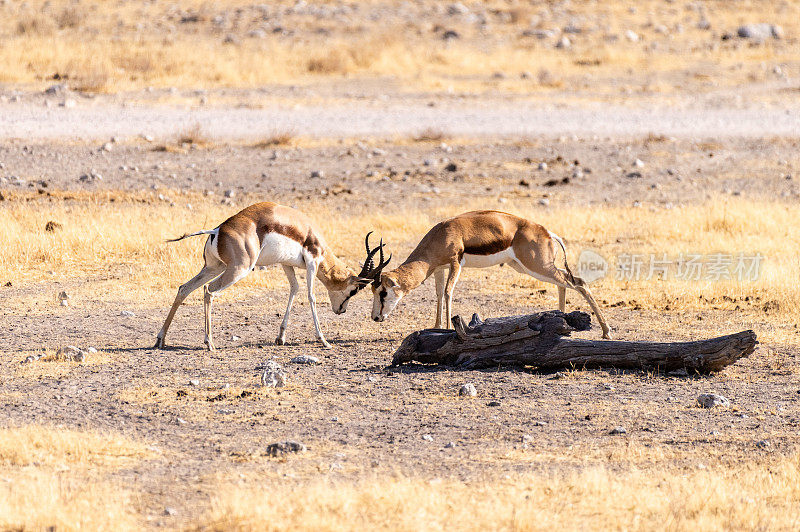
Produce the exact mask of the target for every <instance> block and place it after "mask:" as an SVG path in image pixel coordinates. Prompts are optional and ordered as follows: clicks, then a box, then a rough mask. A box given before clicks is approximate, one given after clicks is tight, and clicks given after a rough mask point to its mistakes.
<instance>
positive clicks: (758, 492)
mask: <svg viewBox="0 0 800 532" xmlns="http://www.w3.org/2000/svg"><path fill="white" fill-rule="evenodd" d="M798 466H800V462H799V461H798V458H797V456H794V457H790V458H782V459H779V460H773V461H768V462H767V461H764V462H759V463H754V464H746V465H739V464H737V465H728V466H724V465H723V466H720V467H715V468H714V469H708V470H706V469H699V468H698V469H694V468H692V469H689V470H688V471H687V470H683V469H676V468H668V469H666V470H664V469H662V470H660V471H652V470H640V469H637V468H629V469H624V470H613V471H612V470H611V469H609V468H607V467H604V466H587V467H584V468H579V469H578V470H576V471H574V472H567V473H564V474H547V473H542V474H528V475H519V476H514V477H511V478H505V479H496V480H489V481H483V482H461V481H457V480H424V479H415V478H407V477H396V478H376V479H373V480H367V481H362V482H359V483H344V482H332V481H319V482H316V483H312V484H311V485H302V486H300V485H294V486H292V485H286V484H283V485H251V486H245V487H241V486H233V485H232V486H226V487H225V489H219V490H217V493H218V495H217V496H215V497H214V498H213V500H212V504H211V510H210V511H209V512H208V513H207V514H206V515H205V516H203V518H202V519H201V520H200V521H199V523H198V524H197V525H196V527H195V529H197V530H258V529H261V528H263V527H265V526H269V527H271V528H274V529H278V530H280V529H291V530H352V529H369V530H415V529H419V528H424V529H426V530H446V529H452V528H456V529H465V530H552V529H558V530H586V529H595V530H631V529H644V530H653V529H664V528H666V529H669V530H687V531H688V530H698V529H700V530H731V529H739V530H741V529H746V530H753V529H781V530H790V529H794V528H796V527H797V526H798V523H800V469H799V467H798ZM274 501H281V504H275V503H274ZM308 501H313V504H308Z"/></svg>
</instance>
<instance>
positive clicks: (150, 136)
mask: <svg viewBox="0 0 800 532" xmlns="http://www.w3.org/2000/svg"><path fill="white" fill-rule="evenodd" d="M142 138H143V139H144V140H145V141H146V142H153V141H154V140H155V137H153V135H143V136H142Z"/></svg>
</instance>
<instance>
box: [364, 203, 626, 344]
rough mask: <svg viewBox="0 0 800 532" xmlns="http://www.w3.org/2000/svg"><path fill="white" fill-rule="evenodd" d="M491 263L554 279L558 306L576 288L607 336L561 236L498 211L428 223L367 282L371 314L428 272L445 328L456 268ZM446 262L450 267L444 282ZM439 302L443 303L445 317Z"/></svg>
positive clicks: (384, 312) (379, 314) (389, 306)
mask: <svg viewBox="0 0 800 532" xmlns="http://www.w3.org/2000/svg"><path fill="white" fill-rule="evenodd" d="M554 242H558V244H559V245H560V246H561V249H562V251H563V252H564V267H565V270H562V269H560V268H558V267H557V266H556V264H555V258H556V247H555V244H554ZM496 264H510V265H511V267H512V268H514V269H515V270H517V271H518V272H520V273H525V274H528V275H530V276H531V277H533V278H535V279H538V280H540V281H545V282H547V283H552V284H554V285H556V286H557V287H558V308H559V310H561V311H562V312H563V311H564V309H565V306H566V292H567V288H571V289H572V290H575V291H577V292H578V293H580V294H581V295H582V296H583V297H584V299H586V301H587V302H588V303H589V306H590V307H592V311H593V312H594V314H595V316H597V321H599V322H600V327H601V328H602V329H603V338H610V337H611V336H610V334H609V328H608V325H607V324H606V320H605V318H604V317H603V314H602V312H601V311H600V308H599V307H598V306H597V303H596V302H595V300H594V297H592V294H591V292H589V289H588V288H587V287H586V283H585V282H584V281H583V279H581V278H579V277H576V276H574V275H573V274H572V272H571V271H570V269H569V264H567V252H566V249H565V247H564V242H563V241H562V240H561V238H559V237H558V236H557V235H555V234H554V233H551V232H550V231H548V230H547V229H545V228H544V227H542V226H541V225H539V224H537V223H534V222H531V221H529V220H526V219H524V218H520V217H519V216H514V215H513V214H508V213H505V212H499V211H473V212H467V213H464V214H460V215H458V216H456V217H454V218H450V219H449V220H444V221H443V222H440V223H438V224H436V225H435V226H433V228H432V229H431V230H430V231H428V234H426V235H425V236H424V237H423V238H422V240H421V241H420V243H419V244H417V247H416V248H415V249H414V251H412V252H411V255H409V256H408V258H407V259H406V261H405V262H404V263H403V264H401V265H400V266H398V267H397V268H395V269H394V270H392V271H390V272H387V273H383V274H381V275H380V277H378V276H376V278H375V281H374V282H373V283H372V291H373V293H374V301H373V305H372V319H373V320H375V321H383V320H385V319H386V317H387V316H388V315H389V314H390V313H391V312H392V310H394V308H395V307H396V306H397V303H398V302H399V301H400V299H401V298H402V297H403V296H404V295H405V294H407V293H408V292H409V291H411V290H413V289H414V288H416V287H418V286H419V285H420V284H422V282H423V281H425V279H427V278H428V277H429V276H430V275H431V274H433V275H434V278H435V279H436V298H437V304H436V325H435V327H436V328H439V327H442V326H444V327H445V328H449V326H450V311H451V302H452V297H453V289H454V288H455V285H456V282H458V276H459V274H460V273H461V268H486V267H489V266H494V265H496ZM445 268H449V269H450V271H449V274H448V275H447V281H446V282H445ZM443 305H444V306H445V308H446V317H445V319H444V320H443V319H442V318H443V317H442V306H443Z"/></svg>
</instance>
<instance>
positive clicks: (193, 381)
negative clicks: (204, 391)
mask: <svg viewBox="0 0 800 532" xmlns="http://www.w3.org/2000/svg"><path fill="white" fill-rule="evenodd" d="M189 386H200V381H199V380H198V379H189Z"/></svg>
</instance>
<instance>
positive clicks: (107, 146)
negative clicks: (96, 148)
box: [100, 142, 114, 151]
mask: <svg viewBox="0 0 800 532" xmlns="http://www.w3.org/2000/svg"><path fill="white" fill-rule="evenodd" d="M113 148H114V145H113V144H111V143H110V142H106V143H105V144H103V145H102V146H100V151H111V150H112V149H113Z"/></svg>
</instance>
